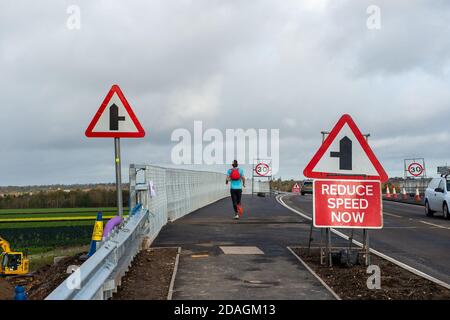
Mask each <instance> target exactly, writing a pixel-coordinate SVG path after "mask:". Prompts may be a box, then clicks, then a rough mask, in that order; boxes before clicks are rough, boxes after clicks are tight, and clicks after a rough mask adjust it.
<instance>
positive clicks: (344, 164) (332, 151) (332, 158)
mask: <svg viewBox="0 0 450 320" xmlns="http://www.w3.org/2000/svg"><path fill="white" fill-rule="evenodd" d="M303 174H304V175H305V177H308V178H322V179H357V180H381V181H383V182H384V181H387V180H388V176H387V174H386V172H385V171H384V169H383V167H382V166H381V164H380V162H379V161H378V159H377V158H376V157H375V154H374V153H373V151H372V149H371V148H370V146H369V145H368V143H367V141H366V139H365V138H364V136H363V135H362V133H361V131H360V130H359V129H358V127H357V126H356V124H355V122H354V121H353V119H352V118H351V117H350V115H348V114H345V115H343V116H342V117H341V118H340V119H339V121H338V122H337V124H336V125H335V126H334V128H333V130H331V132H330V134H329V135H328V137H327V138H326V139H325V141H324V142H323V144H322V145H321V146H320V148H319V150H318V151H317V153H316V154H315V155H314V157H313V158H312V159H311V161H310V162H309V163H308V165H307V166H306V168H305V170H304V171H303Z"/></svg>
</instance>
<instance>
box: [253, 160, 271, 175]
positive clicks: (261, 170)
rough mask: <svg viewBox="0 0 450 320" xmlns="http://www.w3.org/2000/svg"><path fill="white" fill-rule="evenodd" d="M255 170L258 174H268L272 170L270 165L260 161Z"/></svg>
mask: <svg viewBox="0 0 450 320" xmlns="http://www.w3.org/2000/svg"><path fill="white" fill-rule="evenodd" d="M255 172H256V174H257V175H258V176H267V175H268V174H269V172H270V168H269V165H267V164H266V163H258V164H257V165H256V167H255Z"/></svg>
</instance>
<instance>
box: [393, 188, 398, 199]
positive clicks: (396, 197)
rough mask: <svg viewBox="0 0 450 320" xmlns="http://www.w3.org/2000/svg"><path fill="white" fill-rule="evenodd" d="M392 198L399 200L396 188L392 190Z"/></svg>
mask: <svg viewBox="0 0 450 320" xmlns="http://www.w3.org/2000/svg"><path fill="white" fill-rule="evenodd" d="M392 196H393V198H394V199H398V194H397V190H395V187H393V188H392Z"/></svg>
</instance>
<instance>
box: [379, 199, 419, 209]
mask: <svg viewBox="0 0 450 320" xmlns="http://www.w3.org/2000/svg"><path fill="white" fill-rule="evenodd" d="M383 201H386V202H388V203H395V204H397V203H399V204H403V205H406V206H414V207H416V208H417V207H420V206H422V207H423V205H422V204H420V205H419V204H414V203H407V202H400V201H392V200H384V199H383Z"/></svg>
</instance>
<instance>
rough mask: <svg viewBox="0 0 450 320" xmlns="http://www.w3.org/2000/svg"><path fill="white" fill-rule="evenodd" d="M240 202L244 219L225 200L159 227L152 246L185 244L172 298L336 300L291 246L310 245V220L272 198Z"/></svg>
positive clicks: (255, 198)
mask: <svg viewBox="0 0 450 320" xmlns="http://www.w3.org/2000/svg"><path fill="white" fill-rule="evenodd" d="M242 203H243V206H244V208H245V212H244V217H243V218H241V219H240V220H233V216H234V213H233V208H232V204H231V200H230V199H229V198H226V199H222V200H220V201H218V202H216V203H213V204H211V205H209V206H206V207H204V208H201V209H199V210H197V211H195V212H193V213H191V214H189V215H187V216H185V217H183V218H181V219H178V220H176V221H175V222H173V223H169V224H167V225H166V226H165V227H164V228H163V229H162V230H161V232H160V234H159V236H158V237H157V238H156V240H155V241H154V243H153V246H154V247H164V246H179V247H181V248H182V250H181V255H180V262H179V266H178V273H177V276H176V279H175V286H174V293H173V299H199V300H202V299H226V300H228V299H229V300H239V299H250V300H260V299H298V300H301V299H334V298H333V296H332V295H331V294H330V293H329V292H328V290H327V289H326V288H325V287H323V286H322V284H321V283H320V282H319V281H318V280H317V279H316V278H315V277H314V276H313V275H312V274H311V273H310V272H309V271H308V270H307V269H306V268H304V267H303V265H301V264H300V262H299V261H298V260H297V259H296V258H295V257H294V256H293V255H292V253H291V252H290V251H289V250H288V249H287V246H291V245H294V246H295V245H299V244H301V243H303V244H305V243H307V238H308V231H309V222H307V221H305V220H304V219H303V218H301V217H300V216H298V215H296V214H295V213H292V212H291V211H289V210H287V209H286V208H284V207H283V206H281V205H280V204H278V203H277V201H276V200H275V198H273V197H257V196H253V197H252V196H250V195H245V196H243V200H242ZM221 247H222V248H221ZM230 247H236V248H230ZM230 251H231V252H230Z"/></svg>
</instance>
